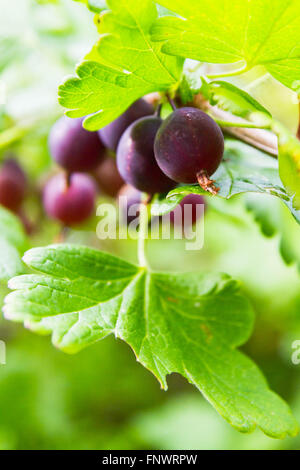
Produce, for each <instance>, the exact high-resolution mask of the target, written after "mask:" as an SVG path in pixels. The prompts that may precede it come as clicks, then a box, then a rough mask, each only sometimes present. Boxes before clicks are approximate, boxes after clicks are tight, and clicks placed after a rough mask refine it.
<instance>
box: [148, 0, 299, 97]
mask: <svg viewBox="0 0 300 470" xmlns="http://www.w3.org/2000/svg"><path fill="white" fill-rule="evenodd" d="M158 3H159V4H160V5H162V6H164V7H166V8H169V9H170V10H172V11H174V12H175V13H177V14H178V15H179V16H180V18H174V17H164V18H160V19H159V20H158V21H157V22H156V24H155V25H154V27H153V29H152V33H153V39H154V40H158V41H163V42H164V43H163V46H162V51H163V52H165V53H167V54H171V55H175V56H180V57H188V58H190V59H195V60H200V61H202V62H209V63H216V64H225V63H242V64H244V65H245V67H246V68H247V69H249V68H252V67H254V66H256V65H264V66H265V67H266V69H267V70H268V72H270V74H271V75H273V76H274V77H275V78H276V79H277V80H279V81H280V82H282V83H283V84H284V85H286V86H288V87H289V88H292V89H293V90H295V91H299V89H300V81H299V76H300V46H299V44H300V16H299V4H298V0H289V1H286V2H283V1H282V0H249V1H247V2H245V0H215V1H214V2H211V1H210V0H201V1H200V2H199V1H198V0H159V2H158Z"/></svg>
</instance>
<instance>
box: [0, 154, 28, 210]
mask: <svg viewBox="0 0 300 470" xmlns="http://www.w3.org/2000/svg"><path fill="white" fill-rule="evenodd" d="M26 184H27V181H26V176H25V174H24V172H23V170H22V168H21V167H20V165H19V164H18V162H17V161H16V160H14V159H13V158H10V159H8V160H5V161H4V163H3V165H2V167H1V169H0V204H2V205H3V206H5V207H6V208H7V209H10V210H11V211H13V212H17V211H18V210H19V208H20V206H21V204H22V202H23V199H24V196H25V192H26Z"/></svg>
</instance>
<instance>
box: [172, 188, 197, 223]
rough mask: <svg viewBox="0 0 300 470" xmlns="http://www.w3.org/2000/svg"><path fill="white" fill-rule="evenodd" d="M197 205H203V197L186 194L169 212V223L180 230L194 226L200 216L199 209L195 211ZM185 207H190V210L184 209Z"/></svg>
mask: <svg viewBox="0 0 300 470" xmlns="http://www.w3.org/2000/svg"><path fill="white" fill-rule="evenodd" d="M198 204H199V205H200V204H205V202H204V198H203V196H201V195H200V194H188V195H187V196H185V197H184V198H183V199H182V201H181V202H180V203H179V204H178V206H176V207H175V209H174V210H173V211H172V212H170V220H171V222H172V223H173V224H174V225H179V226H181V227H182V228H184V227H187V226H191V225H194V224H195V223H196V222H197V220H198V219H199V216H200V215H201V214H200V212H201V211H200V209H198V211H197V205H198ZM185 205H190V206H191V209H190V208H187V207H186V208H184V206H185ZM179 208H180V209H179ZM190 210H191V212H190Z"/></svg>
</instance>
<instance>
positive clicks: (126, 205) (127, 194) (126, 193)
mask: <svg viewBox="0 0 300 470" xmlns="http://www.w3.org/2000/svg"><path fill="white" fill-rule="evenodd" d="M118 200H119V205H120V211H121V213H120V216H121V221H123V222H125V223H127V225H128V224H129V223H130V222H132V221H133V220H134V219H135V218H136V217H138V215H139V210H138V206H139V205H140V203H141V200H142V193H141V191H138V190H137V189H135V188H134V187H133V186H130V185H129V184H125V185H124V186H123V187H122V189H121V190H120V191H119V194H118ZM130 208H132V212H133V213H131V211H130Z"/></svg>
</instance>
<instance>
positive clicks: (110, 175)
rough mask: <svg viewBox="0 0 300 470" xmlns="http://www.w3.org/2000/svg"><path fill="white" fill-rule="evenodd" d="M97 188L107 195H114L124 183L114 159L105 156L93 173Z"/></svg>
mask: <svg viewBox="0 0 300 470" xmlns="http://www.w3.org/2000/svg"><path fill="white" fill-rule="evenodd" d="M93 175H94V177H95V179H96V181H97V183H98V186H99V190H100V192H102V193H105V194H107V195H108V196H111V197H115V196H116V195H117V193H118V191H119V190H120V189H121V187H122V186H123V184H124V181H123V179H122V178H121V175H120V173H119V170H118V168H117V164H116V159H115V158H112V157H107V158H105V160H104V161H103V162H102V163H100V165H99V166H98V167H97V168H96V170H95V171H94V173H93Z"/></svg>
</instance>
